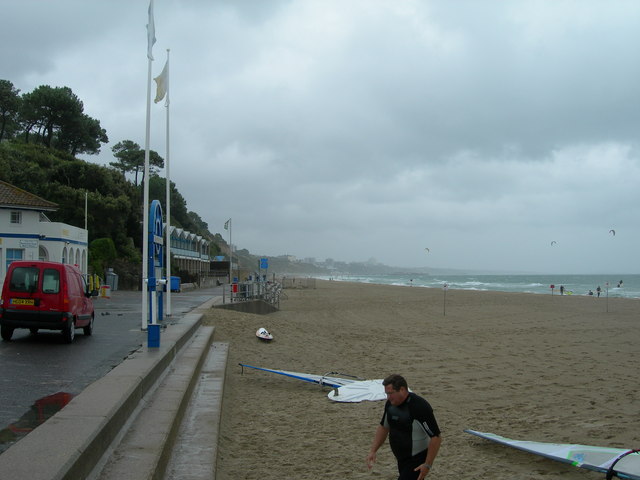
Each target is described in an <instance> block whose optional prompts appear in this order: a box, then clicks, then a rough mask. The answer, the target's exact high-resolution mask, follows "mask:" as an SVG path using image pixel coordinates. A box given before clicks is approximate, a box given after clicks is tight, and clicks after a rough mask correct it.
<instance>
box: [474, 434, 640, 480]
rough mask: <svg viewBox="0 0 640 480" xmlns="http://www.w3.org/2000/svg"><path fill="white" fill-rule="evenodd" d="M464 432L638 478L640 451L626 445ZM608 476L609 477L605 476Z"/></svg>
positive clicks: (574, 464)
mask: <svg viewBox="0 0 640 480" xmlns="http://www.w3.org/2000/svg"><path fill="white" fill-rule="evenodd" d="M465 432H467V433H470V434H471V435H476V436H478V437H480V438H484V439H485V440H490V441H492V442H496V443H499V444H502V445H507V446H509V447H513V448H517V449H518V450H523V451H525V452H529V453H534V454H536V455H541V456H543V457H545V458H550V459H552V460H557V461H559V462H564V463H569V464H571V465H573V466H574V467H580V468H585V469H587V470H593V471H595V472H602V473H607V474H611V475H615V476H617V477H618V478H623V479H631V480H640V452H638V451H635V450H630V449H628V448H610V447H593V446H590V445H578V444H567V443H547V442H531V441H527V440H513V439H511V438H506V437H501V436H500V435H496V434H494V433H485V432H477V431H475V430H465ZM612 465H613V468H611V466H612ZM610 470H611V472H610ZM607 478H611V477H610V476H607Z"/></svg>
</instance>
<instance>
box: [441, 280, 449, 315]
mask: <svg viewBox="0 0 640 480" xmlns="http://www.w3.org/2000/svg"><path fill="white" fill-rule="evenodd" d="M442 290H444V301H443V302H442V303H443V306H442V316H443V317H446V316H447V290H449V285H448V284H446V283H445V284H444V285H443V286H442Z"/></svg>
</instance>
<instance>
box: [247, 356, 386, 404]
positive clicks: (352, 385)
mask: <svg viewBox="0 0 640 480" xmlns="http://www.w3.org/2000/svg"><path fill="white" fill-rule="evenodd" d="M239 365H240V366H241V367H243V368H244V367H247V368H253V369H255V370H262V371H263V372H270V373H276V374H278V375H283V376H285V377H289V378H295V379H297V380H302V381H304V382H309V383H315V384H317V385H321V386H323V387H331V388H332V389H333V390H331V391H330V392H329V394H328V395H327V397H328V398H329V400H333V401H334V402H345V403H357V402H362V401H377V400H386V398H387V395H386V393H385V392H384V387H383V386H382V380H364V379H361V378H359V377H353V376H350V375H346V377H347V378H344V377H338V376H336V375H345V374H341V373H337V372H330V373H326V374H324V375H313V374H309V373H300V372H291V371H288V370H275V369H272V368H262V367H254V366H252V365H246V364H244V363H240V364H239Z"/></svg>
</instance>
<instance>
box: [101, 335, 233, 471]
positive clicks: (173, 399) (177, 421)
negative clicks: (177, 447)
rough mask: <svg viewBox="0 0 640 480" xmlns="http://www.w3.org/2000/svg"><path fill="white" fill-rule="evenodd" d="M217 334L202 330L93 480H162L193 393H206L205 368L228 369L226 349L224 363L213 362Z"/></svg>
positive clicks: (116, 442) (136, 414)
mask: <svg viewBox="0 0 640 480" xmlns="http://www.w3.org/2000/svg"><path fill="white" fill-rule="evenodd" d="M213 333H214V328H213V327H205V326H200V327H199V328H198V330H197V331H196V332H195V333H194V335H193V336H192V338H191V339H190V340H189V341H188V342H187V343H186V345H185V346H184V347H183V348H182V349H181V350H180V351H179V352H178V354H177V355H176V357H175V359H174V361H173V362H172V364H171V365H170V366H168V367H167V368H166V370H165V374H164V375H163V376H162V377H161V378H160V379H159V380H158V381H157V382H156V385H155V386H154V387H152V388H150V389H149V393H148V394H147V395H145V397H144V398H143V399H142V400H141V401H140V402H139V404H138V407H137V409H136V412H134V414H133V415H131V417H130V419H129V421H128V423H127V425H126V426H125V428H123V429H122V431H121V432H120V433H119V434H118V436H117V437H116V439H115V440H114V442H113V443H112V445H111V446H110V447H109V448H108V449H107V450H106V452H105V455H104V456H103V458H102V460H101V461H100V462H99V463H98V465H97V466H96V468H95V469H94V471H93V472H92V473H91V475H90V477H89V478H90V479H95V480H116V479H118V480H127V479H132V480H133V479H136V480H145V479H149V480H151V479H160V478H163V475H164V472H165V471H166V468H167V465H168V462H169V459H170V458H171V450H172V449H173V447H174V444H175V440H176V438H177V435H178V432H179V431H180V426H181V423H182V420H183V417H184V415H185V412H186V411H187V409H188V406H189V403H190V401H191V397H192V393H193V392H194V390H196V389H197V390H199V389H200V388H201V387H200V386H199V382H200V379H201V376H202V373H201V372H202V370H201V368H202V366H203V365H204V364H205V361H206V365H209V362H214V363H215V362H216V361H224V364H225V365H226V350H225V349H224V348H220V350H223V351H224V358H223V359H222V358H221V359H217V358H216V359H215V360H209V359H210V358H213V357H216V356H217V355H215V354H212V353H213V352H212V350H213V345H212V340H213ZM216 345H218V346H219V345H220V344H216ZM207 368H209V367H207ZM215 441H216V442H217V437H216V438H215Z"/></svg>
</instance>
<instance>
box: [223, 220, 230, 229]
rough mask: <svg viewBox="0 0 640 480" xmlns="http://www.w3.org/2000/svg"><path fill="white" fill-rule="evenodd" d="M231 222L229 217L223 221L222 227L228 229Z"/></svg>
mask: <svg viewBox="0 0 640 480" xmlns="http://www.w3.org/2000/svg"><path fill="white" fill-rule="evenodd" d="M230 223H231V219H229V220H227V221H226V222H224V229H225V230H229V224H230Z"/></svg>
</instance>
